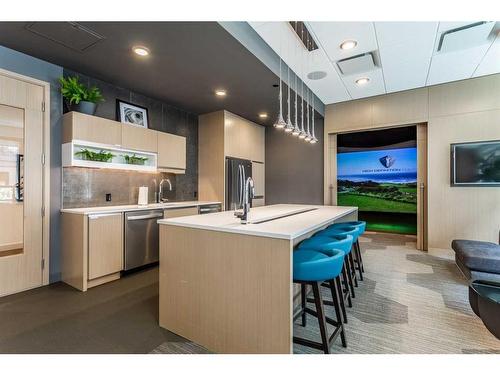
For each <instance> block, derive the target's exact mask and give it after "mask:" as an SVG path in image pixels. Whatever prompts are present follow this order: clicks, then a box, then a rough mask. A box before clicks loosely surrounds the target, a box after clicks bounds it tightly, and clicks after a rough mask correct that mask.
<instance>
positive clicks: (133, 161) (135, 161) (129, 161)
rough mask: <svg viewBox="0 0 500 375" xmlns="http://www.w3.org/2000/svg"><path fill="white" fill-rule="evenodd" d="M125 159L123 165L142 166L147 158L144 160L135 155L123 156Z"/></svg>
mask: <svg viewBox="0 0 500 375" xmlns="http://www.w3.org/2000/svg"><path fill="white" fill-rule="evenodd" d="M123 157H124V158H125V163H127V164H135V165H144V164H145V163H146V161H147V160H148V158H145V157H143V156H137V155H136V154H133V155H132V156H130V155H123Z"/></svg>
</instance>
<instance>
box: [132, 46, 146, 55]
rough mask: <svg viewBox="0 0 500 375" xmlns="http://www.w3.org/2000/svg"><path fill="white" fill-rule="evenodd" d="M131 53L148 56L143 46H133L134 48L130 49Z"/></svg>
mask: <svg viewBox="0 0 500 375" xmlns="http://www.w3.org/2000/svg"><path fill="white" fill-rule="evenodd" d="M132 51H134V53H135V54H137V55H139V56H147V55H149V49H148V48H146V47H144V46H135V47H134V48H132Z"/></svg>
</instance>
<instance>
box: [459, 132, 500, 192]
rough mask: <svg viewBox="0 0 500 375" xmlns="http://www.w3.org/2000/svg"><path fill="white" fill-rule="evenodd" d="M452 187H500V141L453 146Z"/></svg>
mask: <svg viewBox="0 0 500 375" xmlns="http://www.w3.org/2000/svg"><path fill="white" fill-rule="evenodd" d="M450 176H451V186H500V140H498V141H486V142H468V143H454V144H451V173H450Z"/></svg>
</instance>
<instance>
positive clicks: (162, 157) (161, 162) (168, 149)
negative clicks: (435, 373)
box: [158, 132, 186, 172]
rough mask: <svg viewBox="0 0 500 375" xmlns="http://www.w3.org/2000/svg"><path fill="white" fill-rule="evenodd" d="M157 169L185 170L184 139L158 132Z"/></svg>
mask: <svg viewBox="0 0 500 375" xmlns="http://www.w3.org/2000/svg"><path fill="white" fill-rule="evenodd" d="M158 168H166V169H173V170H174V171H175V170H179V172H181V171H182V172H184V171H185V169H186V138H185V137H181V136H179V135H174V134H169V133H162V132H158Z"/></svg>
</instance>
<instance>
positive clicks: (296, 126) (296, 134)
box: [292, 74, 300, 137]
mask: <svg viewBox="0 0 500 375" xmlns="http://www.w3.org/2000/svg"><path fill="white" fill-rule="evenodd" d="M298 87H299V86H298V85H297V74H295V126H294V127H293V130H292V135H293V136H295V137H297V136H298V135H299V134H300V128H299V121H298V120H297V100H298V99H297V91H299V89H298Z"/></svg>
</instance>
